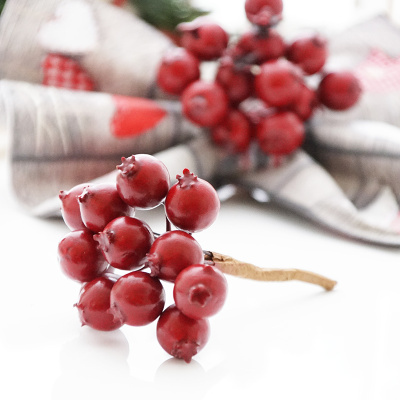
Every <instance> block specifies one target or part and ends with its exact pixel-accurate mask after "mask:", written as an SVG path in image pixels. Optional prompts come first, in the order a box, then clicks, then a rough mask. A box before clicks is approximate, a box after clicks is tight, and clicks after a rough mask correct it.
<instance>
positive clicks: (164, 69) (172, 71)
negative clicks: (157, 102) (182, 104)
mask: <svg viewBox="0 0 400 400" xmlns="http://www.w3.org/2000/svg"><path fill="white" fill-rule="evenodd" d="M199 78H200V66H199V60H198V59H197V58H196V57H195V56H194V55H193V54H191V53H189V52H188V51H187V50H185V49H183V48H181V47H174V48H171V49H169V50H168V51H167V52H166V53H165V54H164V56H163V58H162V60H161V65H160V66H159V69H158V74H157V84H158V86H159V87H160V88H161V89H162V90H164V92H166V93H170V94H176V95H180V94H181V93H182V91H183V89H185V87H186V86H188V85H189V83H191V82H194V81H196V80H197V79H199Z"/></svg>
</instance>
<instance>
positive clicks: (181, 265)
mask: <svg viewBox="0 0 400 400" xmlns="http://www.w3.org/2000/svg"><path fill="white" fill-rule="evenodd" d="M117 169H118V173H117V178H116V184H81V185H77V186H75V187H74V188H72V189H71V190H69V191H61V192H60V195H59V197H60V199H61V211H62V216H63V218H64V221H65V223H66V225H67V226H68V227H69V229H70V230H71V232H69V233H68V234H67V235H66V236H65V237H64V238H63V239H62V240H61V242H60V243H59V245H58V257H59V262H60V265H61V268H62V270H63V271H64V273H65V274H66V275H67V276H68V277H69V278H71V279H73V280H75V281H78V282H81V283H83V286H82V288H81V291H80V297H79V301H78V302H77V304H76V307H77V309H78V311H79V316H80V320H81V322H82V325H88V326H90V327H92V328H94V329H97V330H103V331H109V330H114V329H118V328H120V327H121V326H122V325H124V324H126V325H131V326H142V325H146V324H149V323H151V322H153V321H155V320H156V319H158V322H157V339H158V341H159V343H160V344H161V346H162V347H163V348H164V349H165V350H166V351H167V352H168V353H169V354H171V355H172V356H174V357H176V358H181V359H184V360H185V361H186V362H190V360H191V358H192V356H194V355H195V354H196V353H197V352H198V351H199V350H201V349H202V348H203V347H204V345H205V344H206V342H207V340H208V337H209V322H208V317H210V316H212V315H214V314H215V313H216V312H218V311H219V310H220V308H221V307H222V305H223V303H224V301H225V297H226V292H227V281H226V278H225V276H224V274H223V273H222V272H220V271H219V270H218V269H217V268H215V267H213V266H211V265H208V264H207V263H206V262H205V260H204V254H203V250H202V248H201V246H200V245H199V243H198V242H197V241H196V240H195V239H194V238H193V236H192V233H194V232H199V231H201V230H203V229H206V228H207V227H208V226H210V225H211V224H212V223H213V222H214V220H215V219H216V217H217V214H218V211H219V208H220V202H219V199H218V196H217V193H216V191H215V189H214V188H213V187H212V186H211V185H210V184H209V183H208V182H206V181H204V180H202V179H200V178H198V177H197V176H195V175H194V174H193V173H191V172H190V171H189V170H187V169H185V170H184V171H183V175H182V176H179V175H178V176H177V180H178V182H177V183H175V184H174V185H172V186H171V187H170V176H169V172H168V170H167V168H166V167H165V165H164V164H163V163H162V162H161V161H159V160H157V159H156V158H155V157H153V156H150V155H147V154H139V155H135V156H131V157H128V158H124V157H123V158H122V163H121V165H119V166H117ZM159 205H164V208H165V214H166V217H167V220H168V224H167V226H168V227H169V229H167V231H166V232H165V233H163V234H161V235H160V234H155V233H154V232H153V231H152V230H151V228H150V226H149V225H148V224H147V223H146V222H144V221H142V220H140V219H137V218H135V217H134V215H135V209H144V210H146V209H151V208H154V207H157V206H159ZM171 224H173V226H174V227H175V228H176V229H175V230H171V229H170V227H171ZM146 269H147V270H148V272H146V271H145V270H146ZM116 270H119V271H125V273H124V274H122V275H119V274H116V272H115V271H116ZM127 271H128V272H127ZM162 280H164V281H169V282H173V283H174V289H173V297H174V301H175V304H173V305H171V306H170V307H168V308H166V309H165V310H164V305H165V290H164V287H163V285H162V283H161V281H162Z"/></svg>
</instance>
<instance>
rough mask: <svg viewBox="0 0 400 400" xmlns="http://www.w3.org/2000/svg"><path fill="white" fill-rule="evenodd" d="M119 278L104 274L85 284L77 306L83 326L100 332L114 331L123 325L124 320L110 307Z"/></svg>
mask: <svg viewBox="0 0 400 400" xmlns="http://www.w3.org/2000/svg"><path fill="white" fill-rule="evenodd" d="M117 278H118V277H117V276H116V275H113V274H104V275H103V276H101V277H99V278H96V279H94V280H92V281H90V282H89V283H87V284H85V285H84V286H83V287H82V289H81V292H80V295H79V301H78V303H77V304H75V306H76V307H77V309H78V312H79V318H80V320H81V322H82V325H88V326H90V327H91V328H93V329H96V330H99V331H112V330H115V329H118V328H120V327H121V326H122V325H123V323H124V322H123V320H122V319H121V318H120V317H119V316H118V315H115V314H114V313H113V311H112V309H111V307H110V293H111V289H112V287H113V286H114V283H115V282H116V281H117Z"/></svg>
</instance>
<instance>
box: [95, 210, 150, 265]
mask: <svg viewBox="0 0 400 400" xmlns="http://www.w3.org/2000/svg"><path fill="white" fill-rule="evenodd" d="M94 239H95V240H96V241H97V242H98V244H99V248H100V249H101V251H102V253H103V255H104V257H105V259H106V260H107V262H108V263H109V264H110V265H111V266H112V267H114V268H118V269H122V270H132V269H137V268H139V267H141V266H142V265H143V264H144V262H145V260H146V254H147V253H148V252H149V250H150V247H151V245H152V244H153V241H154V235H153V232H152V231H151V229H150V227H149V226H148V225H147V224H146V223H145V222H143V221H141V220H139V219H137V218H133V217H118V218H115V219H113V220H112V221H111V222H110V223H108V224H107V225H106V227H105V228H104V230H103V231H102V232H99V233H98V234H96V235H94Z"/></svg>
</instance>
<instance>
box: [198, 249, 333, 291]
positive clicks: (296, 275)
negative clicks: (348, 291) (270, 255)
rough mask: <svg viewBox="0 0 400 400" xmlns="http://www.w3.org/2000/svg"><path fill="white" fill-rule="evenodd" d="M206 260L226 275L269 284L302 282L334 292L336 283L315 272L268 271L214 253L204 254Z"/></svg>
mask: <svg viewBox="0 0 400 400" xmlns="http://www.w3.org/2000/svg"><path fill="white" fill-rule="evenodd" d="M204 259H205V261H206V262H207V263H209V264H211V265H213V266H215V267H216V268H218V269H219V270H220V271H222V272H223V273H225V274H229V275H233V276H237V277H240V278H245V279H252V280H257V281H268V282H284V281H293V280H296V281H301V282H307V283H312V284H314V285H319V286H321V287H323V288H324V289H325V290H328V291H329V290H332V289H333V288H334V287H335V285H336V283H337V282H336V281H333V280H331V279H329V278H326V277H324V276H322V275H318V274H315V273H314V272H309V271H304V270H301V269H266V268H260V267H257V266H255V265H253V264H249V263H247V262H243V261H238V260H236V259H234V258H232V257H230V256H226V255H223V254H220V253H216V252H214V251H212V252H211V251H206V252H204Z"/></svg>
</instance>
